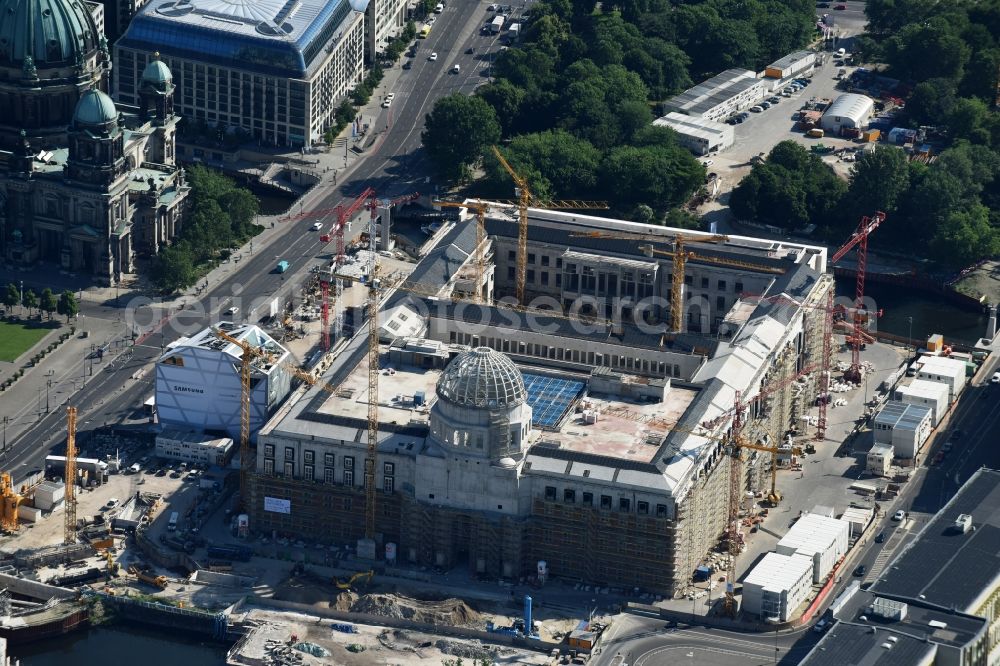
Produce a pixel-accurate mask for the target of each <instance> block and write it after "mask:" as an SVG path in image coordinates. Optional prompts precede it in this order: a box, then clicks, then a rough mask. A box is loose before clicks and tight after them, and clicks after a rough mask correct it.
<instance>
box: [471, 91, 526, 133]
mask: <svg viewBox="0 0 1000 666" xmlns="http://www.w3.org/2000/svg"><path fill="white" fill-rule="evenodd" d="M476 94H477V95H478V96H479V97H482V98H483V99H484V100H485V101H486V103H487V104H489V105H490V106H492V107H493V111H494V112H495V113H496V117H497V120H498V121H499V123H500V130H501V133H502V134H503V136H510V135H511V133H512V132H513V129H514V128H515V127H517V121H518V115H519V114H520V112H521V104H522V103H523V102H524V96H525V93H524V90H522V89H521V88H518V87H517V86H515V85H514V84H513V83H511V82H510V81H508V80H506V79H499V80H498V81H495V82H493V83H491V84H489V85H485V86H483V87H482V88H480V89H479V90H477V91H476Z"/></svg>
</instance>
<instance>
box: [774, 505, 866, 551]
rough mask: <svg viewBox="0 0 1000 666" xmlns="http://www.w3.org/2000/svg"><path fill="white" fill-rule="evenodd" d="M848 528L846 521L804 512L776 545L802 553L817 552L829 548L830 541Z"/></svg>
mask: <svg viewBox="0 0 1000 666" xmlns="http://www.w3.org/2000/svg"><path fill="white" fill-rule="evenodd" d="M848 529H849V526H848V525H847V523H846V522H844V521H843V520H840V519H838V518H830V517H828V516H821V515H819V514H816V513H805V514H802V517H801V518H799V519H798V520H797V521H795V524H794V525H792V526H791V528H789V530H788V532H787V533H786V534H785V536H783V537H781V539H780V540H779V541H778V546H781V547H784V548H794V549H795V550H796V551H800V552H803V553H818V552H822V551H825V550H826V549H827V548H829V546H830V543H832V542H833V541H834V540H835V539H837V537H838V536H840V535H841V534H842V533H843V532H844V531H846V530H848Z"/></svg>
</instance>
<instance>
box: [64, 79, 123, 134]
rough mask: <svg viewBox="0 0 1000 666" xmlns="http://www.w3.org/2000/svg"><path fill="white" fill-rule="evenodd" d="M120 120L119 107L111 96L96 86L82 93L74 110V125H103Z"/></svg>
mask: <svg viewBox="0 0 1000 666" xmlns="http://www.w3.org/2000/svg"><path fill="white" fill-rule="evenodd" d="M117 120H118V109H116V108H115V103H114V102H112V101H111V98H110V97H108V96H107V95H105V94H104V93H102V92H101V91H100V90H97V89H96V88H92V89H90V90H88V91H87V92H85V93H83V94H82V95H80V101H79V102H77V103H76V110H75V111H73V125H74V126H75V127H79V126H80V125H89V126H103V125H107V124H108V123H114V122H117Z"/></svg>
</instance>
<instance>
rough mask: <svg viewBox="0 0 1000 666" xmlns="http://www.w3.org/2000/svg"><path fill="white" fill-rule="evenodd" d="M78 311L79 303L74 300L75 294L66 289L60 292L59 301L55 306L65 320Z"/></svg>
mask: <svg viewBox="0 0 1000 666" xmlns="http://www.w3.org/2000/svg"><path fill="white" fill-rule="evenodd" d="M79 311H80V305H79V303H77V302H76V295H75V294H74V293H73V292H72V291H70V290H69V289H67V290H66V291H64V292H63V293H62V294H60V295H59V303H58V304H57V306H56V312H58V313H59V314H61V315H62V316H64V317H66V321H69V320H70V319H72V318H73V317H75V316H76V314H77V313H78V312H79Z"/></svg>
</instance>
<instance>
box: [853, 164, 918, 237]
mask: <svg viewBox="0 0 1000 666" xmlns="http://www.w3.org/2000/svg"><path fill="white" fill-rule="evenodd" d="M909 188H910V168H909V165H908V163H907V160H906V155H904V154H903V151H901V150H899V149H897V148H895V147H892V146H881V147H878V148H876V149H875V150H874V151H871V152H866V153H864V154H863V155H862V156H861V157H860V158H858V161H857V162H855V163H854V167H853V168H852V169H851V177H850V184H849V186H848V188H847V198H846V201H847V202H849V203H850V206H851V209H852V211H851V213H850V214H848V215H847V217H846V219H845V220H844V225H845V226H844V227H842V228H844V229H846V228H848V227H849V226H850V220H852V219H857V218H858V216H859V215H868V214H871V213H872V212H873V211H877V210H880V211H883V212H884V213H886V214H887V215H892V214H894V213H895V212H896V210H897V206H898V204H899V202H900V200H901V199H902V198H903V197H904V196H905V195H906V194H907V192H908V191H909Z"/></svg>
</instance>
